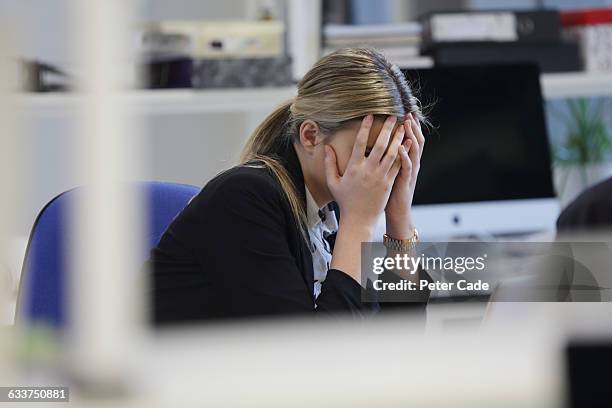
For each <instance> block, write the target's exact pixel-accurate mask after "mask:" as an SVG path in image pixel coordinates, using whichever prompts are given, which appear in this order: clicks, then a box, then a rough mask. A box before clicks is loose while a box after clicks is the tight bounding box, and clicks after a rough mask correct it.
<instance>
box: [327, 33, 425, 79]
mask: <svg viewBox="0 0 612 408" xmlns="http://www.w3.org/2000/svg"><path fill="white" fill-rule="evenodd" d="M421 34H422V26H421V24H420V23H417V22H407V23H394V24H367V25H353V24H327V25H325V26H324V27H323V54H324V55H326V54H329V53H330V52H333V51H335V50H338V49H341V48H348V47H371V48H376V49H377V50H378V51H380V52H382V53H383V54H384V55H385V56H386V57H387V58H388V59H389V61H391V62H392V63H394V64H397V65H399V66H401V67H413V68H419V67H423V66H428V65H431V59H429V58H427V57H425V58H424V57H422V56H421V55H420V50H421Z"/></svg>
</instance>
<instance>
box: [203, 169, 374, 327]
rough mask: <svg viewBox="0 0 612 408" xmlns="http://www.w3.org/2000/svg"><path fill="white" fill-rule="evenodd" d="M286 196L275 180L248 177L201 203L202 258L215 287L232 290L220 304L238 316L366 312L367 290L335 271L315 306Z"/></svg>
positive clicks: (224, 186) (235, 179)
mask: <svg viewBox="0 0 612 408" xmlns="http://www.w3.org/2000/svg"><path fill="white" fill-rule="evenodd" d="M283 194H284V193H282V191H280V190H279V188H278V186H277V185H276V184H275V183H274V181H273V180H270V178H269V177H262V176H260V175H246V174H241V175H239V176H234V177H232V179H231V180H227V181H226V182H224V183H222V185H221V186H220V187H219V188H217V189H214V190H213V191H211V192H210V194H209V196H208V197H206V196H203V197H202V200H201V203H195V204H196V206H198V205H200V204H201V207H202V208H199V209H197V214H198V219H199V223H200V227H199V228H197V230H198V231H200V236H199V237H196V239H195V240H194V241H195V242H197V243H198V248H196V253H197V254H199V255H198V256H200V257H201V259H200V262H201V263H202V264H203V265H204V266H205V267H206V268H207V269H208V270H211V271H217V273H215V276H213V277H211V279H213V280H214V282H215V283H216V284H217V285H215V286H216V287H219V288H224V290H227V292H226V293H220V294H219V301H220V302H227V304H226V306H227V308H229V310H230V311H231V312H234V313H236V314H239V315H248V314H265V315H268V314H285V313H299V312H304V313H310V314H312V313H315V314H317V315H328V316H336V315H340V314H342V315H344V314H346V313H349V314H352V315H353V316H363V315H365V314H367V313H368V312H369V310H370V308H369V307H368V305H362V304H361V302H360V297H361V292H360V288H361V287H360V285H359V284H358V283H357V282H355V281H354V280H353V279H352V278H350V277H349V276H348V275H347V274H345V273H343V272H341V271H338V270H333V269H332V270H330V271H329V272H328V276H327V279H326V281H325V282H324V284H323V285H322V290H321V293H320V295H319V297H318V299H317V302H316V306H315V301H314V296H313V294H312V288H309V287H308V284H307V283H306V282H307V281H306V279H305V275H304V274H305V272H304V268H303V267H302V268H300V266H299V265H300V264H299V262H298V259H296V257H295V255H294V254H296V253H299V251H298V246H299V245H302V243H301V242H300V241H299V240H300V239H302V238H301V236H299V237H296V236H294V235H295V227H292V225H290V224H289V223H295V221H294V220H293V217H292V215H291V214H290V213H289V214H288V211H287V208H288V207H287V204H286V201H284V200H285V198H284V196H283ZM293 225H294V224H293ZM210 231H213V232H212V233H211V232H210ZM292 235H293V236H292Z"/></svg>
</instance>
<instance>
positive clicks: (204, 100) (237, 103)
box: [18, 86, 296, 115]
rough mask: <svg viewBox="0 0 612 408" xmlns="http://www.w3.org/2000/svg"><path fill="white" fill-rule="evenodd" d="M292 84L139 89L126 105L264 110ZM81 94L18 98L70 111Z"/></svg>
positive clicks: (52, 111)
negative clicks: (231, 87) (216, 88)
mask: <svg viewBox="0 0 612 408" xmlns="http://www.w3.org/2000/svg"><path fill="white" fill-rule="evenodd" d="M295 93H296V88H295V87H293V86H289V87H282V88H249V89H222V90H212V89H207V90H193V89H179V90H141V91H132V92H126V93H125V94H124V95H125V98H126V100H125V102H126V105H127V107H132V108H133V109H135V111H136V112H141V113H144V114H190V113H203V114H204V113H233V112H259V111H267V110H270V109H272V108H274V107H275V106H277V105H279V104H280V103H282V102H283V101H285V100H287V99H290V98H292V97H293V96H295ZM81 100H82V99H81V97H80V96H79V95H75V94H69V93H49V94H34V93H32V94H22V95H20V96H19V98H18V101H19V105H20V107H21V108H22V109H25V110H26V111H27V112H28V113H30V112H32V113H37V114H43V115H45V114H46V115H56V114H65V113H72V112H74V109H75V108H76V107H77V106H78V104H79V102H80V101H81Z"/></svg>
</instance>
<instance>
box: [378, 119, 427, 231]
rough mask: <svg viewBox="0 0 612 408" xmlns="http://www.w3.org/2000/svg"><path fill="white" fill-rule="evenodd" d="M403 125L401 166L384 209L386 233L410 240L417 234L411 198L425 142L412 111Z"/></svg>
mask: <svg viewBox="0 0 612 408" xmlns="http://www.w3.org/2000/svg"><path fill="white" fill-rule="evenodd" d="M402 126H404V129H405V140H404V142H403V143H402V146H403V148H401V147H400V149H399V160H401V163H402V167H401V170H400V172H399V174H398V175H397V177H396V178H395V182H394V184H393V189H392V190H391V195H390V197H389V201H388V202H387V206H386V208H385V216H386V220H387V235H389V236H390V237H393V238H395V239H409V238H411V237H412V235H413V234H414V225H413V223H412V211H411V208H412V198H413V197H414V189H415V187H416V182H417V177H418V174H419V168H420V163H421V155H422V154H423V147H424V145H425V137H423V132H422V131H421V125H420V123H419V122H418V121H417V120H416V119H415V118H414V116H413V115H412V114H411V113H409V114H407V115H406V118H405V121H404V123H403V124H402Z"/></svg>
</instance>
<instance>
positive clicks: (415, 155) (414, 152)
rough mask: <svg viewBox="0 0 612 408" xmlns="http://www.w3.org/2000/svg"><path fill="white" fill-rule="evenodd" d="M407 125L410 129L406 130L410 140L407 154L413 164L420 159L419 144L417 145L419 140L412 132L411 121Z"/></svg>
mask: <svg viewBox="0 0 612 408" xmlns="http://www.w3.org/2000/svg"><path fill="white" fill-rule="evenodd" d="M408 127H409V129H410V130H409V132H408V139H409V140H411V141H412V145H411V146H410V150H408V154H409V156H410V159H411V160H412V164H415V163H416V162H417V161H419V160H421V146H420V145H419V141H418V139H417V137H416V135H415V134H414V130H413V125H412V123H410V124H409V126H408Z"/></svg>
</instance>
